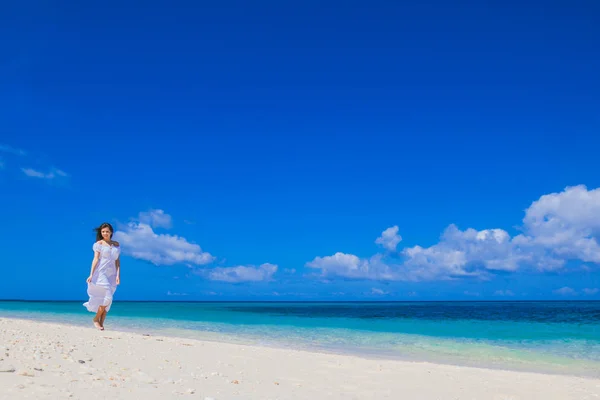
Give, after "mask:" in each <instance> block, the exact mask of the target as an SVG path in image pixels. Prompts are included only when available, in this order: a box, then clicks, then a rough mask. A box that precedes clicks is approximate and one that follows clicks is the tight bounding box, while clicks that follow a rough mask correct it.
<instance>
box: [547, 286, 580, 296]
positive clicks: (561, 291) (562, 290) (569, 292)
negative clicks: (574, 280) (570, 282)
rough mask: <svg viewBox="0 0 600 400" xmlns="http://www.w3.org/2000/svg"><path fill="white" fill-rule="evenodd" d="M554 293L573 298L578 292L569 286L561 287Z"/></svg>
mask: <svg viewBox="0 0 600 400" xmlns="http://www.w3.org/2000/svg"><path fill="white" fill-rule="evenodd" d="M553 293H555V294H559V295H561V296H573V295H576V294H577V292H576V291H575V290H573V289H572V288H570V287H568V286H564V287H561V288H560V289H556V290H555V291H554V292H553Z"/></svg>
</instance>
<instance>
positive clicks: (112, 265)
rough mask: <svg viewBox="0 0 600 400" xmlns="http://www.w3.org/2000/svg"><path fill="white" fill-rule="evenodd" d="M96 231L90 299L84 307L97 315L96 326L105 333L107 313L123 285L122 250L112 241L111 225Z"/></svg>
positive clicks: (88, 282)
mask: <svg viewBox="0 0 600 400" xmlns="http://www.w3.org/2000/svg"><path fill="white" fill-rule="evenodd" d="M94 230H95V231H96V243H94V245H93V246H92V248H93V250H94V259H93V260H92V270H91V271H90V276H89V277H88V278H87V280H86V282H87V284H88V289H87V293H88V296H89V297H90V299H89V301H88V302H86V303H84V304H83V305H84V306H85V307H86V308H87V309H88V311H90V312H95V313H96V316H95V317H94V326H95V327H96V328H98V329H100V330H102V331H103V330H104V320H105V319H106V313H107V312H108V311H109V310H110V306H111V304H112V301H113V295H114V294H115V291H116V290H117V285H119V284H120V283H121V277H120V275H121V260H120V259H119V256H120V254H121V248H120V247H119V243H118V242H115V241H114V240H112V236H113V232H114V230H113V227H112V226H111V225H110V224H109V223H106V222H105V223H103V224H102V225H100V227H98V228H96V229H94Z"/></svg>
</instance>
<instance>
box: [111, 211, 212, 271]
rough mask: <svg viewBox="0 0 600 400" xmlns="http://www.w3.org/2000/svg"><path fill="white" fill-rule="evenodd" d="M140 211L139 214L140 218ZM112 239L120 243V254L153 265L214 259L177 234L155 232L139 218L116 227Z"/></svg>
mask: <svg viewBox="0 0 600 400" xmlns="http://www.w3.org/2000/svg"><path fill="white" fill-rule="evenodd" d="M142 214H143V213H141V214H140V215H141V216H142V218H143V215H142ZM144 215H145V214H144ZM167 216H168V215H166V214H163V215H162V218H163V219H161V220H160V221H162V222H164V221H165V220H166V219H167V218H166V217H167ZM169 219H170V217H169ZM114 239H115V240H117V241H119V242H120V243H121V246H122V249H123V254H127V255H130V256H132V257H134V258H138V259H141V260H146V261H149V262H151V263H153V264H155V265H173V264H193V265H204V264H209V263H211V262H213V261H214V259H215V257H213V256H212V255H211V254H210V253H208V252H205V251H203V250H202V248H201V247H200V246H199V245H197V244H195V243H190V242H188V241H187V240H186V239H185V238H183V237H180V236H177V235H168V234H157V233H155V232H154V230H153V229H152V227H151V226H150V225H148V224H147V223H144V222H141V221H134V222H130V223H129V224H127V225H125V226H123V227H120V229H118V230H117V231H116V232H115V235H114Z"/></svg>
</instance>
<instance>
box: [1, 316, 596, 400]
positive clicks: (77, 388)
mask: <svg viewBox="0 0 600 400" xmlns="http://www.w3.org/2000/svg"><path fill="white" fill-rule="evenodd" d="M0 350H1V351H0V371H1V372H0V388H1V390H0V399H10V400H16V399H67V398H71V399H86V400H91V399H144V400H149V399H171V398H179V397H181V398H190V399H205V400H206V399H215V400H223V399H261V400H265V399H411V400H413V399H469V400H473V399H486V400H487V399H505V400H509V399H511V400H516V399H523V400H533V399H544V400H551V399H557V400H558V399H560V400H566V399H578V400H582V399H599V398H600V379H590V378H579V377H571V376H561V375H544V374H536V373H526V372H514V371H501V370H491V369H489V370H488V369H483V368H471V367H458V366H450V365H437V364H432V363H419V362H406V361H392V360H374V359H366V358H360V357H354V356H346V355H333V354H322V353H313V352H307V351H295V350H287V349H274V348H267V347H258V346H246V345H238V344H227V343H215V342H204V341H197V340H190V339H181V338H170V337H158V336H145V335H143V334H133V333H129V332H115V331H110V330H108V329H107V330H106V331H98V330H96V329H94V328H93V327H92V326H91V325H90V328H85V327H78V326H68V325H59V324H50V323H38V322H32V321H26V320H18V319H9V318H0Z"/></svg>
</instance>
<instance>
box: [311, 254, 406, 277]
mask: <svg viewBox="0 0 600 400" xmlns="http://www.w3.org/2000/svg"><path fill="white" fill-rule="evenodd" d="M306 266H307V267H309V268H315V269H320V270H321V276H322V277H330V276H339V277H344V278H351V279H379V280H391V279H393V277H394V272H393V271H392V270H391V268H390V267H389V266H388V265H386V264H385V263H383V262H382V261H381V256H380V255H375V256H373V257H371V258H370V259H362V258H359V257H357V256H355V255H353V254H345V253H340V252H338V253H335V254H334V255H332V256H326V257H315V259H314V260H312V261H310V262H308V263H306Z"/></svg>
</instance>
